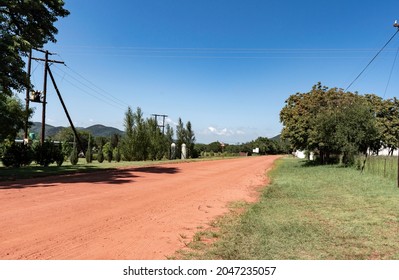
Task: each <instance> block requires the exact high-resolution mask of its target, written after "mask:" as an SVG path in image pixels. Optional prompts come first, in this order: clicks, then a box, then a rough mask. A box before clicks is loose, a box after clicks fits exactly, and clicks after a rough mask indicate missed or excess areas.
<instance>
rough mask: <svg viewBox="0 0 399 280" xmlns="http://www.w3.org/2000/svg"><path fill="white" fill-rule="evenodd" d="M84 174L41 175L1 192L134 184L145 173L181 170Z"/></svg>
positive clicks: (3, 184) (6, 184)
mask: <svg viewBox="0 0 399 280" xmlns="http://www.w3.org/2000/svg"><path fill="white" fill-rule="evenodd" d="M82 172H83V173H75V174H60V175H55V174H51V175H49V176H45V175H46V174H45V173H44V174H40V175H39V176H40V177H38V178H33V179H19V180H18V179H17V178H16V180H13V181H5V182H0V191H1V190H7V189H24V188H34V187H41V188H42V187H52V186H55V185H58V184H66V185H70V184H76V183H89V184H90V183H92V184H100V183H101V184H110V185H122V184H127V183H132V182H134V178H137V177H142V176H143V174H145V173H156V174H176V173H178V172H179V169H178V168H176V167H166V166H146V167H133V168H120V169H119V168H113V169H102V170H101V169H88V170H83V171H82Z"/></svg>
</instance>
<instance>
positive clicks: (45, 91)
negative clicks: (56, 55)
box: [40, 51, 49, 145]
mask: <svg viewBox="0 0 399 280" xmlns="http://www.w3.org/2000/svg"><path fill="white" fill-rule="evenodd" d="M48 55H49V52H48V51H46V53H45V62H44V82H43V110H42V133H41V139H40V143H41V144H42V145H43V143H44V138H45V137H46V132H45V130H46V103H47V101H46V100H47V72H48Z"/></svg>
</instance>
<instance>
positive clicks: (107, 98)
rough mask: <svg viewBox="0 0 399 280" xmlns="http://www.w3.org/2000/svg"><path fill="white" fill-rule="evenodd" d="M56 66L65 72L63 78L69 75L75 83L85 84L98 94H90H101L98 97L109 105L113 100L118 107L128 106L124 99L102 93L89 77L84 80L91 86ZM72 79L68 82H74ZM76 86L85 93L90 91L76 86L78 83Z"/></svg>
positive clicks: (84, 85)
mask: <svg viewBox="0 0 399 280" xmlns="http://www.w3.org/2000/svg"><path fill="white" fill-rule="evenodd" d="M55 68H56V69H57V70H59V71H61V72H62V73H64V77H63V79H65V80H67V79H66V77H69V78H70V79H72V80H74V81H75V83H78V84H80V85H81V86H83V87H85V88H87V89H89V90H90V91H91V92H94V93H95V94H96V95H93V94H91V93H90V95H92V96H97V95H99V96H101V98H100V97H99V96H97V97H98V98H97V99H98V100H102V101H103V102H106V103H107V104H109V105H111V103H110V102H112V103H113V104H114V105H116V106H117V107H118V108H122V107H126V103H125V102H123V101H121V100H119V99H117V98H115V97H113V96H112V95H111V94H104V93H101V92H100V91H99V90H101V88H100V87H98V86H96V85H95V84H94V83H92V82H89V81H88V80H87V79H84V80H85V81H86V82H89V83H90V85H91V86H90V85H88V84H86V83H85V82H82V81H81V80H79V79H78V78H76V77H74V76H72V75H70V74H69V73H67V72H65V71H64V70H63V69H61V68H60V67H57V66H55ZM68 69H70V68H69V67H68ZM58 76H60V75H58ZM78 77H80V78H82V79H83V76H81V75H79V76H78ZM70 79H69V80H68V83H69V84H73V82H72V81H71V80H70ZM74 86H75V87H76V88H78V89H80V90H82V91H84V92H85V93H88V91H87V90H84V89H82V88H81V87H78V86H76V84H75V85H74ZM93 86H94V87H95V88H94V87H93ZM102 91H104V90H102ZM104 92H105V91H104ZM114 107H115V106H114Z"/></svg>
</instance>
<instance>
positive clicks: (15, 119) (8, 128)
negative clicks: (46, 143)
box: [0, 54, 33, 142]
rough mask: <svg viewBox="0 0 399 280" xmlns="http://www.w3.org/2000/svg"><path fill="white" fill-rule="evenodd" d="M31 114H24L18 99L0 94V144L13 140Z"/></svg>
mask: <svg viewBox="0 0 399 280" xmlns="http://www.w3.org/2000/svg"><path fill="white" fill-rule="evenodd" d="M2 55H3V54H2ZM2 55H1V56H2ZM0 72H1V71H0ZM32 112H33V111H32V110H30V111H29V112H26V111H25V108H24V107H23V105H22V103H21V101H20V100H19V99H17V98H15V97H10V96H7V95H4V94H0V142H3V141H4V140H5V139H9V140H14V139H15V137H16V136H17V134H18V132H19V131H20V130H21V129H22V128H23V127H24V125H25V121H26V119H27V118H28V117H29V116H30V115H31V114H32ZM27 114H28V116H27Z"/></svg>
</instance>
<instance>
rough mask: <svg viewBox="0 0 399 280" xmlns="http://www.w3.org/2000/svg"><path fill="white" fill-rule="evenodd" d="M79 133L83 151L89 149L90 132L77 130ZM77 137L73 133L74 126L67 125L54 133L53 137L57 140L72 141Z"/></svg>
mask: <svg viewBox="0 0 399 280" xmlns="http://www.w3.org/2000/svg"><path fill="white" fill-rule="evenodd" d="M77 134H78V136H79V140H80V143H81V144H82V146H83V149H84V150H83V152H85V151H87V147H88V142H89V137H90V132H88V131H85V130H77ZM75 137H76V136H75V134H74V133H73V130H72V128H71V127H66V128H63V129H61V130H60V131H58V132H57V134H56V135H54V137H53V139H54V140H57V141H67V142H71V143H72V142H74V141H76V139H75ZM77 148H79V149H80V147H77ZM79 152H80V151H79Z"/></svg>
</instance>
